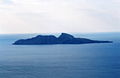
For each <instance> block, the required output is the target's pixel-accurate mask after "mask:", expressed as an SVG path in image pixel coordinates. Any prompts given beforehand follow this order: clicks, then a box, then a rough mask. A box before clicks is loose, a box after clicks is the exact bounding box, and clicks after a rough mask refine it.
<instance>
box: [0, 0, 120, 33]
mask: <svg viewBox="0 0 120 78" xmlns="http://www.w3.org/2000/svg"><path fill="white" fill-rule="evenodd" d="M61 32H66V33H99V32H103V33H104V32H120V1H119V0H100V1H96V0H0V34H21V33H61Z"/></svg>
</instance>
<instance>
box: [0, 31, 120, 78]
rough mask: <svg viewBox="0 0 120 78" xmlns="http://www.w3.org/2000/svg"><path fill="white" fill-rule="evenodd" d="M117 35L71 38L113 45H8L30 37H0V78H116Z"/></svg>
mask: <svg viewBox="0 0 120 78" xmlns="http://www.w3.org/2000/svg"><path fill="white" fill-rule="evenodd" d="M119 34H120V33H103V34H81V35H78V34H75V36H76V37H86V38H90V39H97V40H112V41H114V43H104V44H102V43H101V44H84V45H30V46H27V45H12V43H13V42H14V41H16V40H17V39H21V38H29V37H31V36H35V35H34V34H33V35H25V34H22V35H20V34H19V35H0V78H120V36H119Z"/></svg>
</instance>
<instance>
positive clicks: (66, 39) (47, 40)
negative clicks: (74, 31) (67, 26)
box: [13, 33, 112, 45]
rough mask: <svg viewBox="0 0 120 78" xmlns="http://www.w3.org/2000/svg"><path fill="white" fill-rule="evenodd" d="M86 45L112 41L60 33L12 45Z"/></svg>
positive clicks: (39, 36)
mask: <svg viewBox="0 0 120 78" xmlns="http://www.w3.org/2000/svg"><path fill="white" fill-rule="evenodd" d="M88 43H112V41H98V40H91V39H86V38H75V37H74V36H72V35H70V34H67V33H62V34H61V35H60V36H59V37H56V36H54V35H38V36H36V37H33V38H29V39H20V40H17V41H16V42H14V43H13V45H42V44H45V45H46V44H88Z"/></svg>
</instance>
